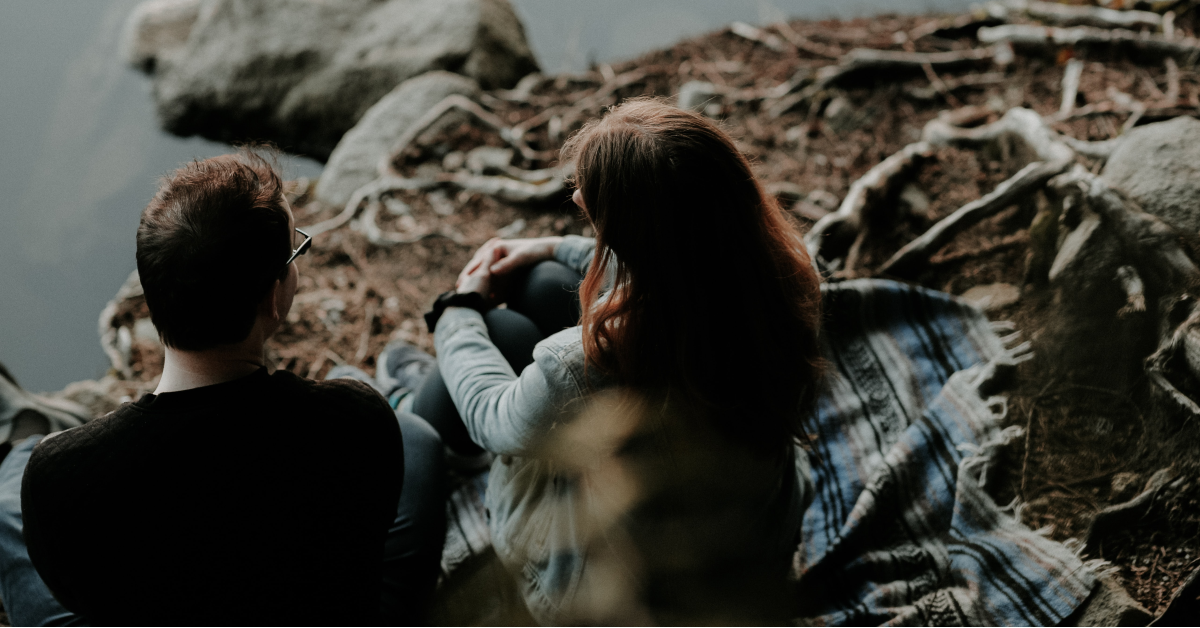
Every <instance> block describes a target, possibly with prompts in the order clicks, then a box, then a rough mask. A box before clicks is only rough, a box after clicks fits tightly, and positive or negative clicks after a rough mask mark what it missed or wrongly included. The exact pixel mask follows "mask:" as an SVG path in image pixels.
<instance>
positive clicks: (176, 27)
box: [120, 0, 204, 73]
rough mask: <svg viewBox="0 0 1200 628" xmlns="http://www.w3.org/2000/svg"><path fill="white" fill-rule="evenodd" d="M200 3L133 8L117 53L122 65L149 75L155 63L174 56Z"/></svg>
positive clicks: (172, 1)
mask: <svg viewBox="0 0 1200 628" xmlns="http://www.w3.org/2000/svg"><path fill="white" fill-rule="evenodd" d="M203 6H204V0H150V1H149V2H143V3H141V4H139V5H138V6H137V7H136V8H134V10H133V12H132V13H130V15H129V18H128V19H127V20H126V21H125V30H124V32H123V33H122V34H121V41H120V52H121V57H122V58H123V59H124V60H125V62H126V63H128V64H129V65H131V66H133V67H134V68H136V69H138V70H141V71H142V72H147V73H153V72H154V69H155V68H156V67H158V64H159V59H166V58H167V57H171V56H178V54H179V53H180V52H181V51H182V50H183V48H184V45H185V44H187V40H188V35H190V34H191V32H192V27H193V26H195V25H196V20H197V19H198V18H199V17H200V9H201V8H202V7H203Z"/></svg>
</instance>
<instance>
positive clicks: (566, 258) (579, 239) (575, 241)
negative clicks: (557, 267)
mask: <svg viewBox="0 0 1200 628" xmlns="http://www.w3.org/2000/svg"><path fill="white" fill-rule="evenodd" d="M595 255H596V239H595V238H585V237H583V236H577V235H565V236H563V241H562V243H560V244H559V245H558V248H556V249H554V259H555V260H557V261H558V262H560V263H562V264H563V265H565V266H566V267H568V268H570V269H571V270H574V271H575V272H577V273H579V274H580V275H586V274H587V271H588V267H589V266H591V265H592V258H593V257H595Z"/></svg>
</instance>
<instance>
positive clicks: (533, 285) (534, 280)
mask: <svg viewBox="0 0 1200 628" xmlns="http://www.w3.org/2000/svg"><path fill="white" fill-rule="evenodd" d="M581 281H583V275H580V274H579V273H577V272H575V271H574V270H572V269H571V268H570V267H568V266H566V265H565V264H563V263H561V262H558V261H555V260H544V261H541V262H538V263H537V264H536V265H535V266H534V267H533V268H531V269H530V270H529V278H528V279H527V280H526V282H525V295H526V297H527V298H530V297H541V298H557V299H561V298H564V297H570V296H572V295H573V294H575V293H576V292H578V291H579V283H580V282H581Z"/></svg>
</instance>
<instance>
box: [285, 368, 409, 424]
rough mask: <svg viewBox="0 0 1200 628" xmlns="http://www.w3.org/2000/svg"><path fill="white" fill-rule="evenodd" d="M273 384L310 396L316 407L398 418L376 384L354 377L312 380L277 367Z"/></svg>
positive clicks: (303, 396)
mask: <svg viewBox="0 0 1200 628" xmlns="http://www.w3.org/2000/svg"><path fill="white" fill-rule="evenodd" d="M271 381H272V383H273V384H275V385H277V386H279V387H280V388H283V389H290V390H292V391H294V392H295V394H297V395H298V396H300V397H302V398H304V399H307V400H308V401H307V403H308V404H311V406H312V407H313V408H314V409H315V408H316V407H322V408H324V409H330V410H338V411H346V412H350V413H351V414H352V415H354V416H358V415H362V416H364V417H367V416H376V417H388V418H389V420H393V421H394V419H395V417H394V414H393V411H392V408H391V406H389V405H388V402H387V401H386V400H385V399H384V398H383V396H382V395H380V394H379V393H378V392H377V391H376V390H375V389H374V388H371V387H370V386H368V385H366V384H364V383H363V382H360V381H357V380H353V379H326V380H311V379H306V378H303V377H300V376H299V375H296V374H294V373H290V372H287V371H276V372H275V374H273V375H271Z"/></svg>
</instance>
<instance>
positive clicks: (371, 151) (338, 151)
mask: <svg viewBox="0 0 1200 628" xmlns="http://www.w3.org/2000/svg"><path fill="white" fill-rule="evenodd" d="M451 94H460V95H463V96H467V97H468V98H475V97H477V96H478V95H479V85H478V84H476V83H475V81H473V80H471V79H469V78H466V77H463V76H459V75H457V74H451V73H450V72H429V73H427V74H422V75H421V76H418V77H416V78H412V79H409V80H407V81H405V82H404V83H402V84H400V85H399V86H398V87H396V88H395V89H393V90H392V91H391V92H390V93H389V94H387V95H386V96H384V97H383V98H381V99H380V100H379V102H377V103H375V104H374V105H373V106H371V108H370V109H368V110H367V112H366V113H365V114H363V116H362V119H361V120H359V121H358V124H356V125H354V128H352V129H350V131H349V132H347V133H346V135H345V137H343V138H342V140H341V141H340V142H338V144H337V148H335V149H333V153H332V154H331V155H329V163H327V164H325V170H324V171H323V172H322V173H321V178H320V180H319V181H317V190H316V194H317V198H318V199H319V200H321V201H323V202H325V203H330V204H332V205H339V206H340V205H345V204H346V202H347V201H349V200H350V196H351V195H353V194H354V191H355V190H357V189H358V188H360V187H362V186H363V185H366V184H367V183H370V182H371V181H374V180H375V178H376V177H378V176H379V161H380V160H381V159H383V158H384V157H385V156H386V155H387V154H388V152H389V151H390V150H391V149H392V146H393V145H394V144H395V143H396V140H397V139H399V138H400V136H401V135H403V134H404V132H405V131H406V130H408V127H409V126H410V125H412V124H413V123H414V122H416V121H417V120H418V119H419V118H420V117H421V116H423V115H425V113H426V112H427V111H429V110H430V109H431V108H433V106H434V105H436V104H438V103H439V102H441V101H442V100H443V99H445V98H446V96H449V95H451Z"/></svg>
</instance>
